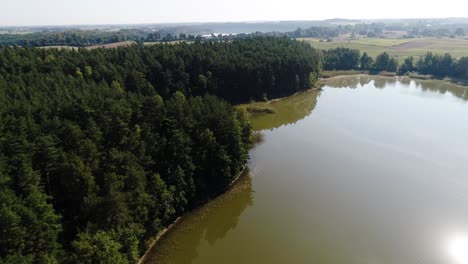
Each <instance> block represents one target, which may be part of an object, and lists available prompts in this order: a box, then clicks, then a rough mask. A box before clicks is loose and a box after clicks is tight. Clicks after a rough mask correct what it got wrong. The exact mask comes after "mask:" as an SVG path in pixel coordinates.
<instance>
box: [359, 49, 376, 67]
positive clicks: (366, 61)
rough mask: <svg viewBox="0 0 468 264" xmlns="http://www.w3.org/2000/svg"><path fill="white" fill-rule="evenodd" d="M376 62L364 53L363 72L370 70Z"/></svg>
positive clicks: (362, 60)
mask: <svg viewBox="0 0 468 264" xmlns="http://www.w3.org/2000/svg"><path fill="white" fill-rule="evenodd" d="M373 63H374V60H373V59H372V58H371V57H369V55H367V52H364V53H363V54H362V57H361V63H360V65H361V70H370V69H371V68H372V64H373Z"/></svg>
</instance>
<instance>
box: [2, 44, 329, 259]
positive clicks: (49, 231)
mask: <svg viewBox="0 0 468 264" xmlns="http://www.w3.org/2000/svg"><path fill="white" fill-rule="evenodd" d="M319 70H320V58H319V55H318V54H317V52H315V50H313V49H312V48H310V47H309V46H308V45H307V44H303V43H300V42H297V41H293V40H289V39H286V38H280V39H277V38H253V39H246V40H236V41H232V42H218V43H193V44H177V45H155V46H151V47H145V46H138V45H134V46H131V47H127V48H118V49H98V50H92V51H88V50H84V49H80V50H76V51H72V50H58V49H48V50H44V49H35V48H18V47H3V48H0V105H1V106H2V107H1V108H0V201H1V203H0V230H1V232H2V235H1V236H0V263H2V262H4V263H67V262H69V263H135V262H136V261H137V259H138V257H139V256H140V255H141V254H142V251H143V250H144V249H145V247H144V241H145V239H148V238H149V237H151V236H153V235H155V234H156V233H157V232H158V231H160V230H161V229H162V228H163V227H164V226H165V225H167V224H168V223H170V222H171V221H173V220H174V219H175V217H177V216H178V215H180V214H181V213H183V212H185V211H187V210H189V209H191V208H193V207H194V206H196V205H197V204H198V203H200V202H202V201H204V200H206V199H207V198H209V197H211V196H213V195H216V194H218V193H219V192H222V191H223V190H225V189H226V188H227V187H228V186H229V185H230V183H231V182H232V181H233V180H234V179H235V177H236V176H237V175H238V174H239V173H240V172H241V170H242V169H243V166H244V164H245V163H246V160H247V158H248V150H249V148H250V146H251V141H250V130H251V128H250V124H249V122H248V119H247V117H246V113H245V112H243V111H242V110H235V108H234V107H233V106H231V105H230V104H229V103H227V102H225V101H224V100H221V99H218V97H215V96H219V97H222V98H224V99H225V100H228V101H230V102H237V101H245V100H250V99H263V98H266V97H275V96H281V95H286V94H290V93H293V92H296V91H299V90H301V89H305V88H308V87H310V86H311V85H312V84H313V83H314V82H315V80H316V79H317V76H318V75H319Z"/></svg>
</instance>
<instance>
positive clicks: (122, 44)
mask: <svg viewBox="0 0 468 264" xmlns="http://www.w3.org/2000/svg"><path fill="white" fill-rule="evenodd" d="M132 44H135V42H134V41H121V42H115V43H109V44H101V45H94V46H89V47H85V49H88V50H92V49H99V48H105V49H110V48H118V47H128V46H131V45H132ZM40 48H43V49H78V47H74V46H44V47H40Z"/></svg>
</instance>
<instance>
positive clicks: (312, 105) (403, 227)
mask: <svg viewBox="0 0 468 264" xmlns="http://www.w3.org/2000/svg"><path fill="white" fill-rule="evenodd" d="M467 100H468V89H467V88H465V87H462V86H456V85H452V84H448V83H445V82H442V81H412V80H409V79H406V78H399V79H398V78H383V77H369V76H365V75H359V76H347V77H338V78H333V79H330V80H328V81H327V82H326V83H325V84H324V86H323V88H322V90H321V91H308V92H305V93H301V94H298V95H295V96H292V97H289V98H287V99H283V100H279V101H275V102H273V103H271V104H272V107H274V108H275V109H277V113H276V114H264V115H259V116H254V117H252V121H253V123H254V127H255V128H256V129H261V130H262V131H263V134H264V142H263V143H261V144H260V145H258V146H257V147H256V148H255V149H253V150H252V151H251V159H250V161H249V171H248V172H247V173H246V174H245V175H244V176H243V177H242V178H241V179H240V180H239V182H237V183H236V184H235V185H234V186H233V188H232V190H230V191H229V192H227V193H226V194H224V195H222V196H220V197H218V198H217V199H215V200H213V201H211V202H210V203H208V204H207V205H206V206H203V207H201V208H199V209H197V210H195V211H194V212H192V213H190V214H188V215H187V216H186V217H185V218H184V219H183V220H182V221H181V222H180V224H178V225H176V227H175V228H174V229H173V230H172V231H171V232H170V233H169V234H168V235H167V236H166V237H165V238H164V239H163V240H162V241H161V243H159V244H158V245H157V247H156V248H155V249H153V250H152V251H151V253H150V255H149V258H148V261H147V263H173V264H182V263H205V264H206V263H208V264H210V263H216V264H218V263H317V264H406V263H408V264H416V263H418V264H468V101H467Z"/></svg>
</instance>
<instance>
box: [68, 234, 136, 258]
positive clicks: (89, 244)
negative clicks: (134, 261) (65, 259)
mask: <svg viewBox="0 0 468 264" xmlns="http://www.w3.org/2000/svg"><path fill="white" fill-rule="evenodd" d="M72 247H73V256H72V261H73V262H74V263H82V264H93V263H103V264H106V263H107V264H125V263H128V261H127V260H126V259H125V258H124V256H122V254H121V253H120V251H119V250H120V249H121V248H122V246H121V245H120V244H119V243H118V242H117V241H115V240H114V239H113V238H112V236H111V235H109V234H108V233H106V232H104V231H99V232H97V233H96V234H89V233H81V234H79V236H78V239H77V240H75V241H74V242H73V243H72Z"/></svg>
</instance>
